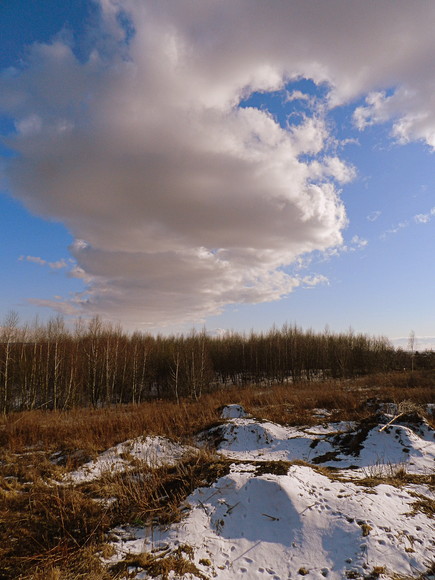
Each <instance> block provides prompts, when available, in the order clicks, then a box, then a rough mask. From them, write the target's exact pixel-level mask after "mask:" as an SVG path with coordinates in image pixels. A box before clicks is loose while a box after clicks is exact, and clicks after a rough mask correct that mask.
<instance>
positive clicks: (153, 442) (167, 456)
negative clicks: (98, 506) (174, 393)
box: [67, 437, 188, 483]
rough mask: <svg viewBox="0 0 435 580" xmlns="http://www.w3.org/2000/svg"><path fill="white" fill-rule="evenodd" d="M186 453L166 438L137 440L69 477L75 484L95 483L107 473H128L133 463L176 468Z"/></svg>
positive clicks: (111, 449) (108, 451) (127, 443)
mask: <svg viewBox="0 0 435 580" xmlns="http://www.w3.org/2000/svg"><path fill="white" fill-rule="evenodd" d="M187 451H188V448H187V447H184V446H182V445H179V444H178V443H174V442H172V441H170V440H169V439H166V438H165V437H138V438H136V439H131V440H130V441H125V442H123V443H119V444H118V445H116V446H115V447H111V448H110V449H108V450H107V451H105V452H104V453H102V454H101V455H100V456H99V457H98V458H97V459H95V460H93V461H90V462H88V463H86V464H85V465H83V466H82V467H81V468H80V469H78V470H76V471H73V472H71V473H69V474H68V478H67V479H68V480H69V481H73V482H75V483H84V482H89V481H93V480H95V479H98V478H99V477H101V476H102V475H104V474H105V473H115V472H117V471H124V470H125V469H128V468H129V466H130V465H131V461H132V460H134V459H136V460H140V461H143V462H145V463H147V464H148V465H149V466H150V467H160V466H162V465H175V464H176V463H177V462H178V461H179V460H180V459H181V458H182V457H183V455H185V454H186V452H187Z"/></svg>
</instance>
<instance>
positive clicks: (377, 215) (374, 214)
mask: <svg viewBox="0 0 435 580" xmlns="http://www.w3.org/2000/svg"><path fill="white" fill-rule="evenodd" d="M381 215H382V212H381V211H372V212H371V213H369V215H368V216H367V219H368V221H369V222H375V221H376V220H377V219H378V218H380V217H381Z"/></svg>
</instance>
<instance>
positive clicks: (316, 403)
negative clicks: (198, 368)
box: [0, 373, 435, 460]
mask: <svg viewBox="0 0 435 580" xmlns="http://www.w3.org/2000/svg"><path fill="white" fill-rule="evenodd" d="M434 385H435V378H434V377H432V374H431V375H430V376H429V377H428V376H427V374H425V373H419V374H417V373H414V375H413V377H412V385H410V375H409V373H390V374H387V375H384V374H381V375H370V376H368V377H363V378H359V379H354V380H342V381H339V380H335V381H332V380H331V381H323V382H320V381H319V382H301V383H297V384H285V385H275V386H264V387H258V386H256V387H253V386H246V387H226V388H223V389H221V390H219V391H215V392H213V393H211V394H207V395H204V396H202V397H201V398H200V399H199V400H197V401H192V400H188V399H185V400H182V401H181V402H180V404H176V403H175V402H169V401H154V402H149V403H141V404H139V405H132V404H130V405H118V406H113V407H108V408H104V409H93V408H80V409H73V410H71V411H44V410H37V411H26V412H21V413H11V414H9V415H6V416H3V417H1V418H0V445H1V447H2V449H3V450H5V451H8V452H12V453H22V452H23V451H26V450H29V448H31V449H33V450H35V449H41V450H44V451H45V452H54V451H58V450H64V451H66V452H68V451H70V452H71V455H73V452H74V451H77V450H83V451H84V452H86V453H88V454H92V453H97V452H101V451H103V450H105V449H107V448H109V447H112V446H113V445H116V444H117V443H120V442H121V441H125V440H127V439H130V438H133V437H137V436H139V435H163V436H167V437H171V438H174V439H180V438H188V437H190V436H192V435H193V434H195V433H197V432H198V431H200V430H201V429H204V428H206V427H207V426H208V425H210V424H212V423H214V422H216V421H218V420H219V409H220V407H222V406H223V405H226V404H230V403H239V404H241V405H243V406H244V407H245V408H246V409H247V411H248V412H250V413H252V414H253V415H261V417H262V418H263V419H269V420H273V421H277V422H279V423H289V424H303V423H306V422H310V421H311V417H312V411H313V409H318V408H321V409H327V410H329V411H332V412H334V418H336V419H343V420H350V419H356V418H360V417H364V416H366V415H367V414H368V413H370V412H372V410H373V409H372V408H371V407H370V405H369V404H368V402H370V401H372V402H373V401H378V402H395V403H398V402H400V401H403V400H405V399H406V400H409V401H412V402H414V403H416V404H419V405H427V404H428V403H433V402H434V393H435V388H434ZM314 420H315V421H318V418H315V419H314ZM73 459H74V458H73V457H71V460H73ZM79 459H80V457H79V458H78V460H79Z"/></svg>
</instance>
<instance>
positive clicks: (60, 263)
mask: <svg viewBox="0 0 435 580" xmlns="http://www.w3.org/2000/svg"><path fill="white" fill-rule="evenodd" d="M18 260H19V261H20V262H23V261H25V262H32V263H33V264H39V265H40V266H48V267H49V268H50V269H51V270H60V269H62V268H67V267H68V264H67V262H66V260H64V259H63V258H62V259H61V260H57V261H56V262H48V261H47V260H44V259H43V258H40V257H39V256H20V257H19V258H18Z"/></svg>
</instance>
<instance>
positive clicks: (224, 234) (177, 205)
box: [0, 0, 435, 348]
mask: <svg viewBox="0 0 435 580" xmlns="http://www.w3.org/2000/svg"><path fill="white" fill-rule="evenodd" d="M363 4H364V3H354V2H348V1H347V0H346V1H345V0H333V1H332V2H331V3H328V9H326V8H325V3H322V2H319V1H315V0H309V1H308V2H306V3H303V5H302V4H301V3H299V2H284V1H281V0H278V1H277V2H276V3H273V4H267V7H266V5H265V4H263V3H252V2H251V1H250V0H236V1H232V2H226V1H224V2H221V3H218V4H216V3H215V2H212V1H210V2H208V1H206V2H203V3H201V8H200V9H199V8H198V4H197V3H196V2H195V1H194V0H181V2H180V1H179V2H175V0H174V1H173V2H167V3H165V4H164V5H162V4H161V3H159V2H157V1H156V0H155V1H152V0H146V1H144V2H140V3H138V2H135V1H134V0H120V1H117V2H115V1H114V0H113V1H112V0H104V1H101V2H90V1H85V0H82V1H77V0H75V1H74V2H73V1H71V2H66V1H65V2H61V3H60V2H57V1H55V0H46V1H45V2H44V3H42V4H41V3H36V2H33V1H30V0H14V2H12V1H10V2H8V1H6V2H3V3H1V4H0V24H1V27H2V31H4V34H2V40H1V50H0V132H1V134H2V135H3V137H4V138H3V140H2V143H1V145H0V154H1V158H0V170H1V181H0V186H1V195H0V215H1V231H2V244H1V248H0V263H1V265H2V270H3V278H2V282H3V283H2V285H1V287H0V317H2V316H5V315H6V314H7V312H8V311H10V310H11V309H13V310H16V311H17V312H18V313H19V315H20V319H21V321H22V322H25V321H31V320H32V319H33V318H34V317H35V316H36V315H37V316H39V318H41V319H42V320H47V319H48V318H49V317H50V316H53V315H55V314H56V313H62V314H64V315H65V316H66V317H67V319H68V320H74V318H75V317H77V316H82V317H85V318H86V317H89V316H93V315H97V314H98V315H100V316H102V318H103V319H105V320H108V321H113V322H121V324H122V325H123V326H124V327H125V328H127V329H135V328H137V329H139V330H147V331H148V330H150V331H163V332H172V331H174V332H178V331H186V330H189V329H190V328H191V327H192V326H194V325H196V326H199V327H200V326H202V325H203V324H205V326H206V328H207V329H209V330H210V331H211V332H213V331H216V330H217V329H232V330H238V331H245V330H246V331H249V330H251V329H254V330H266V329H269V328H270V327H271V326H272V325H273V324H276V325H278V326H280V325H282V324H283V323H285V322H289V323H296V324H298V325H300V326H302V327H303V328H313V329H314V330H318V331H321V330H322V329H323V328H324V327H325V326H326V325H328V326H329V328H330V329H331V330H332V331H345V330H347V329H349V328H350V327H352V328H353V329H354V330H355V331H357V332H364V333H369V334H375V335H379V334H382V335H385V336H388V337H389V338H391V339H392V340H395V341H397V344H400V339H402V344H405V345H406V340H407V337H408V335H409V333H410V331H411V330H414V331H415V333H416V336H417V345H419V346H420V348H423V347H427V346H429V347H430V346H432V345H433V344H435V339H433V338H432V337H433V336H434V335H435V330H434V328H433V326H434V322H435V321H434V316H433V299H434V287H435V274H434V273H435V268H434V258H433V248H434V232H435V230H434V224H435V165H434V156H433V155H434V154H433V149H434V147H435V100H434V98H433V96H432V95H433V94H435V70H434V68H435V65H434V63H435V41H434V40H433V34H432V31H433V25H434V23H435V7H434V8H432V6H428V5H427V3H423V2H421V3H420V2H416V3H413V6H412V7H411V8H410V7H409V3H407V2H405V1H398V2H395V3H394V5H392V4H389V5H388V6H384V5H382V6H381V5H377V4H375V3H371V4H370V5H368V4H365V6H364V8H363V7H362V5H363ZM343 23H345V24H346V25H345V26H344V25H343ZM254 31H255V34H254ZM398 38H400V42H398Z"/></svg>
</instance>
